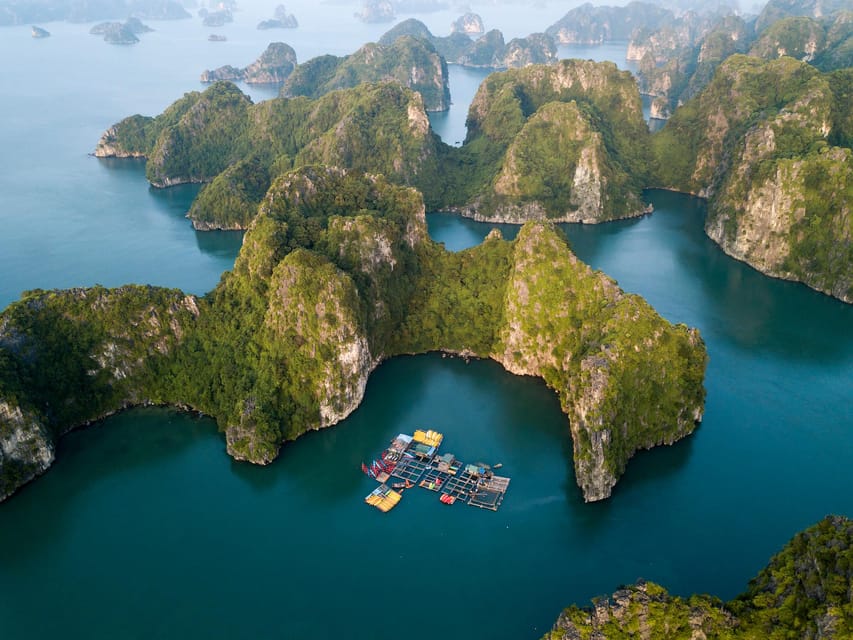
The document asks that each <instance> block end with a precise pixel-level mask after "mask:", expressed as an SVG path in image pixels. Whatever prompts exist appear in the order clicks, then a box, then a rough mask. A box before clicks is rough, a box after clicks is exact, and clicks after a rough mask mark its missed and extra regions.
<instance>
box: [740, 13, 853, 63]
mask: <svg viewBox="0 0 853 640" xmlns="http://www.w3.org/2000/svg"><path fill="white" fill-rule="evenodd" d="M749 53H750V55H754V56H758V57H761V58H764V59H767V60H772V59H773V58H777V57H780V56H791V57H792V58H797V59H798V60H803V61H804V62H808V63H810V64H813V65H814V66H815V67H817V68H818V69H820V70H821V71H832V70H834V69H843V68H846V67H849V66H851V64H853V11H850V10H846V11H837V12H835V13H831V14H825V15H821V16H819V17H814V18H813V17H805V16H799V17H786V18H781V19H780V20H778V21H776V22H774V23H772V24H770V25H769V26H767V28H766V29H765V30H764V31H763V32H762V33H761V35H760V36H759V38H758V39H757V40H756V42H755V43H754V44H753V46H752V48H751V49H750V51H749Z"/></svg>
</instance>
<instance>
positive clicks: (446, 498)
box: [439, 493, 456, 504]
mask: <svg viewBox="0 0 853 640" xmlns="http://www.w3.org/2000/svg"><path fill="white" fill-rule="evenodd" d="M439 500H441V502H443V503H444V504H453V503H454V502H456V496H452V495H450V494H449V493H442V494H441V497H440V498H439Z"/></svg>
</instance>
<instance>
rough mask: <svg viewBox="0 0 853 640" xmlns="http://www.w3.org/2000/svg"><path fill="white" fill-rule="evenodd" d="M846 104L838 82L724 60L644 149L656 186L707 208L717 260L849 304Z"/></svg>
mask: <svg viewBox="0 0 853 640" xmlns="http://www.w3.org/2000/svg"><path fill="white" fill-rule="evenodd" d="M850 92H851V75H850V73H849V70H845V71H838V72H834V73H833V74H832V75H825V74H821V73H820V72H819V71H818V70H817V69H815V68H814V67H812V66H810V65H808V64H806V63H804V62H798V61H796V60H794V59H792V58H779V59H776V60H771V61H763V60H760V59H757V58H753V57H747V56H732V57H731V58H729V59H728V60H726V62H725V63H724V64H723V65H721V66H720V68H719V70H718V72H717V74H716V75H715V77H714V80H713V81H712V82H711V84H709V85H708V87H707V88H706V89H705V90H704V91H703V92H702V93H701V94H700V95H698V96H697V97H696V98H695V99H694V100H692V101H690V102H688V103H687V104H686V105H684V106H683V107H681V108H680V109H678V110H677V111H676V112H675V114H674V115H673V117H672V118H671V119H670V120H669V122H668V123H667V125H666V126H665V127H664V128H663V129H662V130H661V131H660V132H659V133H657V134H656V135H655V136H654V137H653V139H652V142H653V145H652V146H653V149H654V152H655V157H656V163H655V167H656V172H657V180H658V184H659V185H660V186H664V187H668V188H674V189H678V190H680V191H687V192H690V193H695V194H699V195H702V196H705V197H709V198H710V206H709V212H708V217H707V219H706V222H705V228H706V231H707V233H708V235H709V236H710V237H711V238H712V239H713V240H714V241H715V242H717V243H718V244H719V245H720V246H721V247H722V248H723V250H724V251H726V253H729V254H730V255H732V256H734V257H736V258H739V259H741V260H745V261H747V262H748V263H749V264H751V265H753V266H755V267H756V268H758V269H759V270H761V271H762V272H764V273H768V274H770V275H773V276H776V277H781V278H786V279H791V280H797V281H800V282H805V283H806V284H808V285H809V286H811V287H813V288H815V289H818V290H819V291H823V292H825V293H828V294H830V295H833V296H835V297H838V298H840V299H842V300H845V301H847V302H851V301H853V240H851V238H853V214H851V209H852V208H853V174H851V171H850V154H851V150H850V148H849V147H847V146H832V145H833V144H839V145H849V143H850V122H851V115H850V114H851V103H850V101H849V96H850Z"/></svg>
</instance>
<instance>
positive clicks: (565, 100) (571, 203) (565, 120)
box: [457, 60, 649, 223]
mask: <svg viewBox="0 0 853 640" xmlns="http://www.w3.org/2000/svg"><path fill="white" fill-rule="evenodd" d="M467 124H468V138H467V139H466V145H469V146H470V147H471V148H479V149H480V150H481V151H482V154H483V156H485V157H494V158H498V159H499V160H498V163H496V164H497V166H496V169H495V173H494V174H493V175H494V177H493V178H489V182H488V183H487V184H483V185H473V188H472V191H473V193H472V194H471V196H470V197H469V199H468V202H467V203H466V205H465V206H461V207H457V210H459V211H460V212H461V213H462V214H463V215H466V216H469V217H474V218H476V219H480V220H494V221H507V222H514V223H521V222H524V221H525V220H528V219H543V218H549V219H554V220H564V221H580V222H601V221H603V220H612V219H615V218H624V217H630V216H636V215H642V214H643V213H646V212H647V210H646V208H645V207H644V206H643V204H642V202H641V199H640V186H641V185H642V176H643V174H644V172H645V171H646V168H647V162H646V159H645V158H646V153H647V146H648V145H647V142H648V135H649V134H648V129H647V127H646V124H645V122H644V121H643V117H642V108H641V103H640V96H639V93H638V92H637V87H636V83H635V82H634V80H633V78H632V77H631V75H630V74H629V73H625V72H620V71H619V70H618V69H617V68H616V66H615V65H613V64H612V63H596V62H592V61H581V60H563V61H561V62H560V63H558V64H556V65H553V66H543V65H534V66H531V67H526V68H524V69H517V70H510V71H507V72H504V73H498V74H492V75H491V76H489V77H488V78H487V79H486V80H485V81H484V82H483V83H482V84H481V85H480V88H479V90H478V91H477V94H476V96H475V98H474V100H473V102H472V103H471V107H470V109H469V112H468V122H467Z"/></svg>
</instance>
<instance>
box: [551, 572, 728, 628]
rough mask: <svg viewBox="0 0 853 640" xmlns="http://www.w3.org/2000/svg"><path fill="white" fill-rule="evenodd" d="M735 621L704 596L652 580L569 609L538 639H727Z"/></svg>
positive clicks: (713, 601) (712, 600)
mask: <svg viewBox="0 0 853 640" xmlns="http://www.w3.org/2000/svg"><path fill="white" fill-rule="evenodd" d="M736 628H737V619H736V618H735V616H734V615H732V613H731V612H729V611H727V610H726V609H724V608H723V607H722V603H721V602H719V601H718V600H716V599H714V598H711V597H709V596H691V597H689V598H687V599H682V598H679V597H678V596H671V595H670V594H669V593H667V591H666V590H665V589H664V588H663V587H660V586H659V585H657V584H655V583H653V582H645V581H642V580H641V581H639V582H637V584H634V585H630V586H627V587H624V588H621V589H619V590H618V591H616V592H614V593H613V595H612V596H609V597H601V598H597V599H596V600H595V601H594V603H593V606H591V607H585V608H578V607H570V608H568V609H566V610H564V611H563V612H562V613H561V614H560V616H559V617H558V618H557V622H556V623H555V624H554V627H553V629H552V630H551V631H550V632H549V633H547V634H545V635H544V636H543V640H579V639H584V640H586V639H587V638H590V639H591V638H607V640H622V639H623V638H625V639H628V638H631V639H632V640H633V639H639V640H662V639H669V638H673V639H675V638H679V639H681V638H683V639H684V640H711V639H712V638H731V637H732V636H731V635H730V634H731V633H732V632H733V630H734V629H736Z"/></svg>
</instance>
